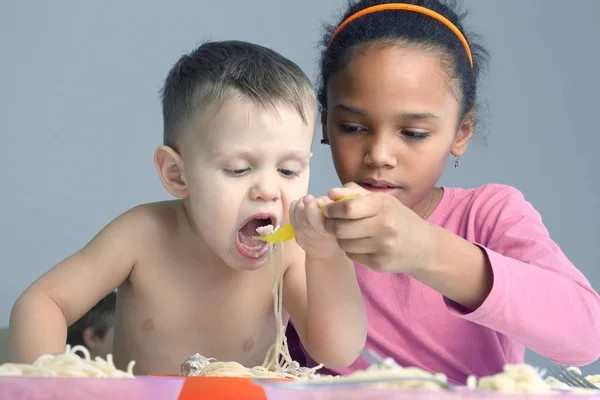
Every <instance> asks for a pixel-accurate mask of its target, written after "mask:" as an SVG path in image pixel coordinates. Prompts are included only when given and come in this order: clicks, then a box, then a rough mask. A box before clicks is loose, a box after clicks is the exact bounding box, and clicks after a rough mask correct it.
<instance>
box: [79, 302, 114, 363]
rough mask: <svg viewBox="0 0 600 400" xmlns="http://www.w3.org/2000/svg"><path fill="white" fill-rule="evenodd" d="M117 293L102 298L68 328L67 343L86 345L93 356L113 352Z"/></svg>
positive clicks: (103, 355)
mask: <svg viewBox="0 0 600 400" xmlns="http://www.w3.org/2000/svg"><path fill="white" fill-rule="evenodd" d="M116 305H117V293H116V292H112V293H110V294H109V295H107V296H106V297H105V298H103V299H102V300H100V301H99V302H98V303H97V304H96V305H95V306H94V307H93V308H92V309H91V310H90V311H88V312H87V313H86V314H85V315H84V316H83V317H81V318H79V320H77V322H75V323H74V324H73V325H71V326H70V327H69V329H68V330H67V344H69V345H71V346H78V345H81V346H85V347H86V348H87V349H88V350H89V351H90V354H91V355H92V357H95V356H99V357H102V358H106V355H107V354H109V353H112V343H113V335H114V325H115V308H116Z"/></svg>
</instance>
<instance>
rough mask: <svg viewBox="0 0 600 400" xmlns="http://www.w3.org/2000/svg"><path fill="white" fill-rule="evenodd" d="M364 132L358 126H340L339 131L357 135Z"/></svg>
mask: <svg viewBox="0 0 600 400" xmlns="http://www.w3.org/2000/svg"><path fill="white" fill-rule="evenodd" d="M364 130H365V128H363V127H362V126H360V125H348V124H340V131H342V132H344V133H358V132H362V131H364Z"/></svg>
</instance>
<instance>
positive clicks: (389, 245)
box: [324, 183, 435, 273]
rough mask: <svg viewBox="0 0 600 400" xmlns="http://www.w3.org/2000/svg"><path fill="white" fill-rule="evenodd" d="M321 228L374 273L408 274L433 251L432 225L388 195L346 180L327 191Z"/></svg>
mask: <svg viewBox="0 0 600 400" xmlns="http://www.w3.org/2000/svg"><path fill="white" fill-rule="evenodd" d="M356 194H359V195H360V197H358V198H356V199H351V200H345V201H342V202H339V203H333V204H329V205H327V207H325V210H324V214H325V216H326V217H327V219H326V221H325V227H326V229H327V231H328V232H330V233H331V234H332V235H334V236H335V237H336V238H337V242H338V245H339V247H340V248H341V249H342V250H344V251H345V252H346V255H347V256H348V258H350V259H351V260H353V261H354V262H356V263H358V264H360V265H363V266H365V267H367V268H370V269H372V270H374V271H378V272H396V273H412V272H415V271H417V270H419V269H421V268H422V267H423V266H426V265H428V262H429V261H428V260H429V259H431V257H432V254H433V253H432V252H433V251H434V247H435V245H434V243H435V240H434V239H433V238H434V233H433V229H432V226H431V225H430V224H429V223H428V222H426V221H425V220H423V219H422V218H421V217H420V216H418V215H417V214H415V213H414V212H413V211H412V210H411V209H409V208H408V207H406V206H405V205H404V204H402V203H401V202H400V200H398V199H396V198H395V197H393V196H392V195H389V194H386V193H373V192H369V191H367V190H365V189H363V188H362V187H360V186H358V185H356V184H354V183H350V184H347V185H345V186H344V187H343V188H337V189H332V190H330V191H329V197H330V198H331V200H336V199H338V198H340V197H343V196H348V195H356Z"/></svg>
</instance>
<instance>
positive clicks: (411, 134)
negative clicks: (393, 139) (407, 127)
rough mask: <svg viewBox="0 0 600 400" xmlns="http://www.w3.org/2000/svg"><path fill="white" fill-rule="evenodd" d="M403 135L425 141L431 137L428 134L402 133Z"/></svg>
mask: <svg viewBox="0 0 600 400" xmlns="http://www.w3.org/2000/svg"><path fill="white" fill-rule="evenodd" d="M402 134H403V135H404V136H406V137H408V138H410V139H413V140H423V139H427V138H428V137H429V133H427V132H415V131H402Z"/></svg>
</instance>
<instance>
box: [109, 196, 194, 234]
mask: <svg viewBox="0 0 600 400" xmlns="http://www.w3.org/2000/svg"><path fill="white" fill-rule="evenodd" d="M184 217H185V211H184V208H183V204H182V203H181V201H179V200H173V201H162V202H156V203H146V204H141V205H139V206H136V207H133V208H131V209H129V210H127V211H125V212H124V213H123V214H121V215H120V216H119V217H117V218H116V219H115V221H114V222H117V221H118V223H119V225H120V226H121V227H122V228H123V229H126V230H132V231H136V232H137V233H143V234H144V236H146V237H147V236H156V237H160V236H164V235H165V234H168V235H172V234H173V233H174V232H176V231H178V230H179V229H180V226H181V224H182V220H183V219H184Z"/></svg>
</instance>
